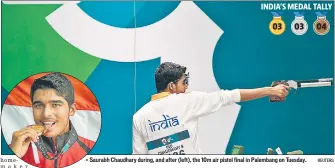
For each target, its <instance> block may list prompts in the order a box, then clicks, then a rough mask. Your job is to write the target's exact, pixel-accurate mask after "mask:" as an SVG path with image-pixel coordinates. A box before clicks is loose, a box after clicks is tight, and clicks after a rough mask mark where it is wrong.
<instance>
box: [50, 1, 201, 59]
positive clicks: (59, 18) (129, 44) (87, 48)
mask: <svg viewBox="0 0 335 168" xmlns="http://www.w3.org/2000/svg"><path fill="white" fill-rule="evenodd" d="M192 7H193V8H194V7H196V5H195V4H194V3H193V2H181V3H180V4H179V6H178V7H177V8H176V9H175V10H174V11H173V12H172V13H170V15H169V16H167V17H165V18H164V19H162V20H160V21H158V22H156V23H154V24H151V25H148V26H145V27H141V28H137V30H136V43H137V44H138V45H137V48H136V52H137V53H136V57H137V61H145V60H151V59H155V58H158V57H160V56H163V55H162V51H165V52H167V51H168V50H170V49H172V48H173V46H169V45H166V43H167V42H176V40H180V42H178V44H183V42H188V41H189V40H190V39H185V38H186V37H188V36H189V35H187V32H188V31H192V29H193V28H194V27H198V26H199V24H201V23H202V20H198V18H196V19H195V20H190V19H186V20H183V19H184V18H187V17H192V14H193V13H191V12H188V10H189V8H192ZM199 12H201V14H202V15H205V14H203V12H202V11H201V10H199ZM180 17H182V18H180ZM192 18H194V17H192ZM46 19H47V21H48V22H49V24H50V25H51V26H52V27H53V29H54V30H55V31H56V32H57V33H58V34H59V35H60V36H62V37H63V38H64V39H65V40H66V41H68V42H69V43H70V44H72V45H73V46H75V47H77V48H78V49H80V50H82V51H84V52H86V53H88V54H91V55H93V56H96V57H99V58H103V59H107V60H112V61H119V62H134V61H135V60H134V40H135V36H134V35H135V34H134V31H135V29H134V28H117V27H113V26H108V25H105V24H103V23H100V22H97V21H96V20H94V19H93V18H91V17H90V16H88V15H87V14H86V13H85V12H83V11H82V10H81V9H80V8H79V7H78V6H77V5H76V4H65V5H63V6H62V7H60V8H59V9H57V10H56V11H54V12H53V13H51V14H50V15H49V16H47V17H46ZM176 24H177V25H178V24H182V25H187V27H183V26H176ZM201 27H203V28H206V25H202V24H201ZM185 30H186V32H185ZM192 32H193V31H192ZM185 33H186V35H184V34H185ZM152 44H154V45H152ZM165 56H167V55H165Z"/></svg>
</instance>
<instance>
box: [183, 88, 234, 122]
mask: <svg viewBox="0 0 335 168" xmlns="http://www.w3.org/2000/svg"><path fill="white" fill-rule="evenodd" d="M189 97H190V99H189V100H190V103H191V104H192V106H191V107H193V110H192V111H193V112H192V115H195V116H196V117H201V116H205V115H209V114H211V113H213V112H216V111H218V110H219V109H220V108H221V107H223V106H228V105H231V104H233V103H236V102H240V101H241V95H240V91H239V90H238V89H234V90H220V91H217V92H211V93H207V92H191V93H190V96H189Z"/></svg>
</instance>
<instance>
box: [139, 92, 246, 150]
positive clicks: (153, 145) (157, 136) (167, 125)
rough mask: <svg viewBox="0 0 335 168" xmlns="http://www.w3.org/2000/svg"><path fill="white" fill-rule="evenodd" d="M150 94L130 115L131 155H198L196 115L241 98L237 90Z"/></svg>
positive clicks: (215, 109)
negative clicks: (147, 100) (144, 103)
mask: <svg viewBox="0 0 335 168" xmlns="http://www.w3.org/2000/svg"><path fill="white" fill-rule="evenodd" d="M154 96H156V97H160V98H158V99H156V100H152V101H150V102H149V103H147V104H146V105H144V106H143V107H142V108H141V109H140V110H139V111H137V112H136V113H135V114H134V116H133V154H173V155H180V154H201V149H199V143H200V142H199V139H198V119H199V117H202V116H205V115H209V114H211V113H213V112H215V111H217V110H219V109H220V108H221V107H222V106H226V105H231V104H233V103H236V102H239V101H240V99H241V96H240V92H239V90H238V89H235V90H220V91H217V92H212V93H207V92H190V93H183V94H168V93H159V94H157V95H154Z"/></svg>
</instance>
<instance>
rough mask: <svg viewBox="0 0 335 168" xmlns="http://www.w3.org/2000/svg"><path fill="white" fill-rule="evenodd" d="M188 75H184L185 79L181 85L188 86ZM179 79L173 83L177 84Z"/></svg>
mask: <svg viewBox="0 0 335 168" xmlns="http://www.w3.org/2000/svg"><path fill="white" fill-rule="evenodd" d="M189 78H190V73H189V72H187V73H185V79H184V80H183V85H189ZM179 80H180V79H177V80H175V81H174V82H173V83H177V82H178V81H179Z"/></svg>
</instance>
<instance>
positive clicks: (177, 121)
mask: <svg viewBox="0 0 335 168" xmlns="http://www.w3.org/2000/svg"><path fill="white" fill-rule="evenodd" d="M188 78H189V75H188V74H186V67H184V66H181V65H178V64H175V63H171V62H165V63H162V64H161V65H160V66H159V67H158V68H157V70H156V73H155V80H156V88H157V91H158V93H157V94H155V95H153V96H152V99H151V101H150V102H149V103H147V104H146V105H144V106H143V107H142V108H141V109H140V110H139V111H137V112H136V113H135V114H134V116H133V154H173V155H181V154H201V149H200V148H199V138H198V131H199V130H198V120H199V117H202V116H206V115H209V114H211V113H214V112H216V111H218V110H219V109H220V108H221V107H223V106H227V105H231V104H232V103H236V102H242V101H248V100H253V99H258V98H262V97H265V96H278V97H280V98H285V97H286V96H287V94H288V89H289V87H288V86H286V85H277V86H275V87H264V88H256V89H234V90H220V91H217V92H212V93H207V92H198V91H193V92H189V93H185V91H186V89H187V87H188Z"/></svg>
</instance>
